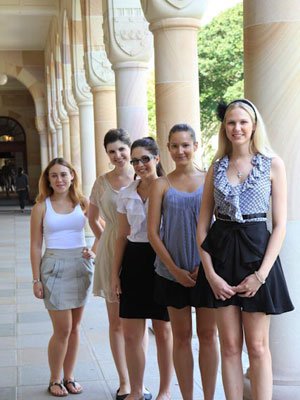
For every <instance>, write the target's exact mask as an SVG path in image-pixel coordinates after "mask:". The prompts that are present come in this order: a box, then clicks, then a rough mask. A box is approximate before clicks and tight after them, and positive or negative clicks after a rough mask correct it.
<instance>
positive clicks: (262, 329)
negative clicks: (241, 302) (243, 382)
mask: <svg viewBox="0 0 300 400" xmlns="http://www.w3.org/2000/svg"><path fill="white" fill-rule="evenodd" d="M242 319H243V325H244V331H245V340H246V345H247V350H248V356H249V362H250V383H251V394H252V398H253V400H272V385H273V382H272V380H273V379H272V360H271V353H270V348H269V328H270V316H269V315H266V314H263V313H258V312H257V313H246V312H243V313H242Z"/></svg>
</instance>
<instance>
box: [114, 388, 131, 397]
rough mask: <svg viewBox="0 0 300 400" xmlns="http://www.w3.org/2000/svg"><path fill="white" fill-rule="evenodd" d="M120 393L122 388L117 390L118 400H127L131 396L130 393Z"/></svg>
mask: <svg viewBox="0 0 300 400" xmlns="http://www.w3.org/2000/svg"><path fill="white" fill-rule="evenodd" d="M119 392H120V388H119V389H118V390H117V393H116V400H125V399H126V397H127V396H128V395H129V393H125V394H119Z"/></svg>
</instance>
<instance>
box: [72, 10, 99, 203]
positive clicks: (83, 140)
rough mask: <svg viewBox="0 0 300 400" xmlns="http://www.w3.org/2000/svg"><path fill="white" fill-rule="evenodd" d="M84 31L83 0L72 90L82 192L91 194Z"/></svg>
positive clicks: (75, 13)
mask: <svg viewBox="0 0 300 400" xmlns="http://www.w3.org/2000/svg"><path fill="white" fill-rule="evenodd" d="M82 36H83V30H82V19H81V7H80V2H73V10H72V35H71V37H72V41H71V46H72V72H73V74H72V89H73V93H74V97H75V100H76V102H77V105H78V108H79V124H80V150H81V168H82V169H81V171H82V191H83V193H84V194H85V196H89V195H90V193H91V190H92V186H93V184H94V181H95V179H96V155H95V132H94V112H93V96H92V94H91V89H90V87H89V85H88V84H87V81H86V77H85V69H84V49H83V37H82Z"/></svg>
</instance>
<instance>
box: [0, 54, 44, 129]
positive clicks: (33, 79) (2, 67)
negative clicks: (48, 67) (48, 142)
mask: <svg viewBox="0 0 300 400" xmlns="http://www.w3.org/2000/svg"><path fill="white" fill-rule="evenodd" d="M1 53H3V54H1ZM1 56H3V60H4V61H3V62H2V63H1V64H0V72H1V73H4V74H6V75H8V76H11V77H13V78H15V79H17V80H18V81H20V82H21V83H22V84H23V85H24V86H25V87H26V88H27V89H28V91H29V92H30V94H31V96H32V98H33V102H34V106H35V113H36V117H37V118H39V117H44V116H45V115H46V110H45V86H44V65H43V63H38V64H37V65H33V66H32V65H26V59H27V57H26V51H24V52H23V51H19V52H18V51H16V52H0V57H1ZM40 57H41V58H42V59H43V55H42V52H41V54H40ZM1 58H2V57H1ZM37 129H38V127H37Z"/></svg>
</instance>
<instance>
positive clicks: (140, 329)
mask: <svg viewBox="0 0 300 400" xmlns="http://www.w3.org/2000/svg"><path fill="white" fill-rule="evenodd" d="M131 164H132V165H133V167H134V170H135V173H136V175H137V177H138V178H139V179H137V180H135V181H134V182H133V183H132V184H130V185H129V186H128V187H127V188H125V189H124V190H122V191H121V192H120V195H119V197H118V201H117V203H118V219H119V229H118V238H117V246H116V253H115V259H114V263H113V274H112V289H113V291H114V292H115V293H116V294H117V295H118V296H119V298H120V317H121V318H122V324H123V329H124V337H125V349H126V360H127V366H128V371H129V379H130V385H131V392H130V394H129V395H128V397H126V399H127V400H141V399H144V398H145V397H144V395H143V376H144V369H145V359H146V355H145V349H144V346H143V338H144V333H145V323H146V319H147V318H151V319H152V323H153V329H154V332H155V340H156V345H157V358H158V365H159V371H160V388H159V393H158V395H157V397H156V399H157V400H168V399H170V382H171V377H172V370H173V367H172V335H171V329H170V326H169V325H170V324H169V322H168V321H169V316H168V312H167V309H166V307H163V306H160V305H159V304H157V303H155V301H154V299H153V292H154V260H155V253H154V251H153V249H152V247H151V245H150V244H149V241H148V236H147V209H148V196H149V189H150V186H151V184H152V183H153V182H154V181H155V180H156V179H157V177H158V176H160V175H162V169H161V166H160V162H159V151H158V147H157V144H156V142H155V141H154V140H153V139H152V138H143V139H138V140H136V141H135V142H134V143H133V144H132V146H131Z"/></svg>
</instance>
